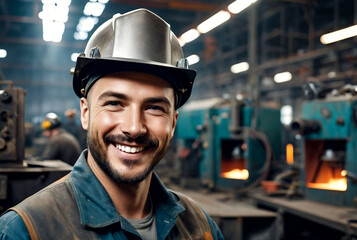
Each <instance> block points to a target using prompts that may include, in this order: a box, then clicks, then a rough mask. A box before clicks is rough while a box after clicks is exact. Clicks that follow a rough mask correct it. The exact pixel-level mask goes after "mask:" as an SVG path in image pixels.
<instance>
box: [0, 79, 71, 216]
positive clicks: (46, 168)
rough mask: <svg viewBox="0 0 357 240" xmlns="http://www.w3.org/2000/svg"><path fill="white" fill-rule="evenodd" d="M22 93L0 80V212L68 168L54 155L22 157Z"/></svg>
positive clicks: (23, 93) (23, 96)
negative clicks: (47, 156) (31, 157)
mask: <svg viewBox="0 0 357 240" xmlns="http://www.w3.org/2000/svg"><path fill="white" fill-rule="evenodd" d="M25 95H26V92H25V90H24V89H22V88H15V87H13V83H12V82H11V81H0V213H2V212H3V211H4V210H6V209H7V208H9V207H11V206H13V205H15V204H17V203H19V202H20V201H22V200H23V199H25V198H26V197H28V196H30V195H32V194H34V193H35V192H37V191H38V190H40V189H42V188H43V187H45V186H47V185H49V184H50V183H52V182H54V181H56V180H57V179H59V178H61V177H63V176H64V175H66V174H67V173H68V172H70V170H71V169H72V166H70V165H68V164H67V163H65V162H63V161H59V160H55V159H54V160H44V161H35V160H27V159H25V157H24V156H25V122H24V115H25Z"/></svg>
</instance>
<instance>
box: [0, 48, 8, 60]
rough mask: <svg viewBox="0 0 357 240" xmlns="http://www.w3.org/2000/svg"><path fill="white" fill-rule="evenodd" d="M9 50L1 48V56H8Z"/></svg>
mask: <svg viewBox="0 0 357 240" xmlns="http://www.w3.org/2000/svg"><path fill="white" fill-rule="evenodd" d="M6 56H7V51H6V50H5V49H0V58H6Z"/></svg>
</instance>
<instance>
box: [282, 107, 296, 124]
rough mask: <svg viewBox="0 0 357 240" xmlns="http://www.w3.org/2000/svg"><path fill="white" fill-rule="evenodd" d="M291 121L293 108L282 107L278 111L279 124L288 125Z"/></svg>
mask: <svg viewBox="0 0 357 240" xmlns="http://www.w3.org/2000/svg"><path fill="white" fill-rule="evenodd" d="M292 120H293V108H292V106H290V105H284V106H282V107H281V109H280V122H281V123H282V124H284V125H289V124H290V123H291V122H292Z"/></svg>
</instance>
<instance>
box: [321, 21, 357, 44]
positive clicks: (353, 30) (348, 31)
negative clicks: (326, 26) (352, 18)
mask: <svg viewBox="0 0 357 240" xmlns="http://www.w3.org/2000/svg"><path fill="white" fill-rule="evenodd" d="M356 35H357V25H354V26H351V27H348V28H344V29H341V30H338V31H335V32H330V33H326V34H324V35H322V36H321V37H320V41H321V43H322V44H330V43H333V42H338V41H341V40H344V39H346V38H351V37H354V36H356Z"/></svg>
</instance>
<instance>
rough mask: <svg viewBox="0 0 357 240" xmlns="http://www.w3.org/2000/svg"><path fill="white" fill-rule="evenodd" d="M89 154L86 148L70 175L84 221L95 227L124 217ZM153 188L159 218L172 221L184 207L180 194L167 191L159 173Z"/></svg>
mask: <svg viewBox="0 0 357 240" xmlns="http://www.w3.org/2000/svg"><path fill="white" fill-rule="evenodd" d="M87 154H88V152H87V150H84V151H83V152H82V154H81V155H80V156H79V159H78V161H77V162H76V164H75V165H74V167H73V169H72V172H71V174H70V177H69V181H70V183H71V186H72V188H73V192H74V195H75V198H76V201H77V205H78V209H79V214H80V221H81V224H83V225H86V226H89V227H92V228H101V227H106V226H109V225H111V224H114V223H117V222H120V221H123V217H122V216H121V215H120V214H119V213H118V212H117V211H116V209H115V207H114V204H113V202H112V200H111V198H110V197H109V195H108V193H107V192H106V190H105V188H104V187H103V186H102V184H101V183H100V182H99V180H98V179H97V178H96V176H95V175H94V173H93V172H92V170H91V169H90V167H89V166H88V164H87ZM149 191H150V194H151V197H152V200H153V206H154V212H155V215H156V218H157V219H158V220H159V219H161V218H162V219H163V220H164V221H165V220H166V221H168V219H170V221H171V220H173V219H176V217H177V215H178V214H179V213H180V212H182V211H183V210H184V208H183V207H182V206H181V205H180V204H179V203H178V198H177V197H176V196H175V195H173V194H172V193H170V192H168V191H167V189H166V187H165V186H164V185H163V183H162V182H161V181H160V179H159V178H158V176H157V175H156V174H155V173H154V174H153V177H152V180H151V185H150V190H149ZM123 222H126V221H123Z"/></svg>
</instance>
